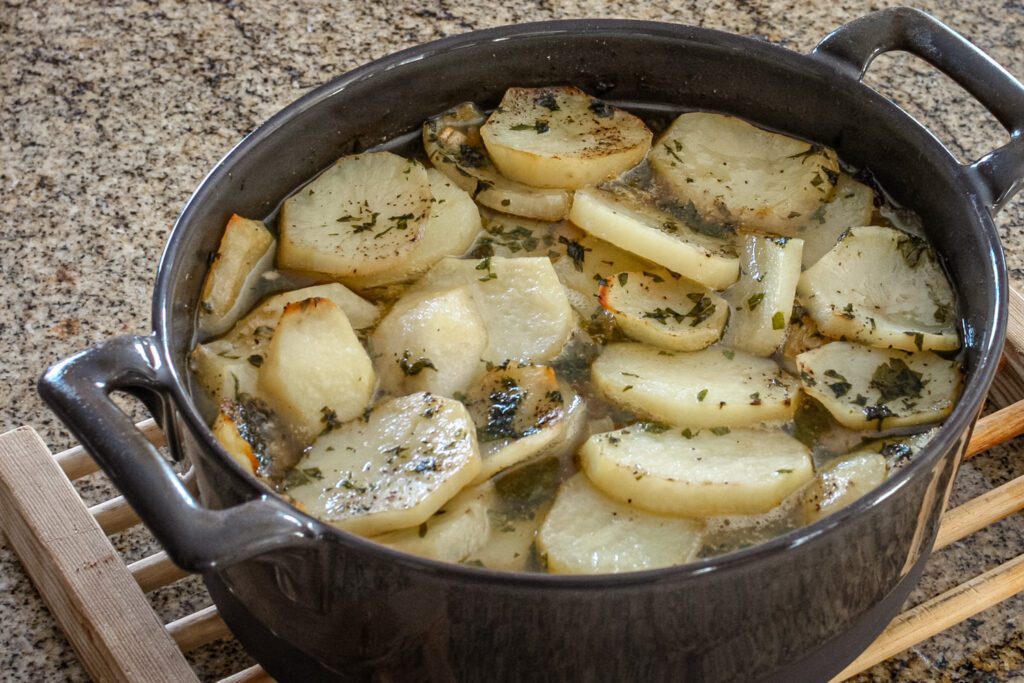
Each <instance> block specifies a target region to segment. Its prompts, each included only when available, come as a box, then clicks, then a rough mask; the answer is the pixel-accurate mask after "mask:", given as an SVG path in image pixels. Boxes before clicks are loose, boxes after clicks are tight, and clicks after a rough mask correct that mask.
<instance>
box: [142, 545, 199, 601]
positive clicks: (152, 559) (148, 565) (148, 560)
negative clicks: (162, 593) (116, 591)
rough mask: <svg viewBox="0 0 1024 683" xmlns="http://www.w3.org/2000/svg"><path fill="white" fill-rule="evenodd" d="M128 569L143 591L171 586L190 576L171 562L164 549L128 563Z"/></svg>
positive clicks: (147, 591)
mask: <svg viewBox="0 0 1024 683" xmlns="http://www.w3.org/2000/svg"><path fill="white" fill-rule="evenodd" d="M128 571H129V572H131V575H132V576H133V577H135V582H136V583H138V584H139V588H141V589H142V592H143V593H149V592H150V591H154V590H156V589H157V588H163V587H164V586H169V585H171V584H172V583H174V582H175V581H178V580H180V579H183V578H185V577H186V576H188V572H187V571H185V570H184V569H182V568H181V567H179V566H178V565H176V564H174V563H173V562H171V558H169V557H167V553H165V552H164V551H163V550H161V551H160V552H158V553H156V554H155V555H150V556H149V557H144V558H142V559H141V560H138V561H136V562H132V563H131V564H130V565H128Z"/></svg>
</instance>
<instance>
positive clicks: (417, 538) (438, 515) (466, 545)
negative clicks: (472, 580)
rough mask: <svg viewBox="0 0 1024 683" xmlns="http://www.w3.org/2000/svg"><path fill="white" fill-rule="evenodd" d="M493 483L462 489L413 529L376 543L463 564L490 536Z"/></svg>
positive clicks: (387, 535)
mask: <svg viewBox="0 0 1024 683" xmlns="http://www.w3.org/2000/svg"><path fill="white" fill-rule="evenodd" d="M493 499H494V485H493V484H491V483H490V482H488V483H485V484H481V485H480V486H472V487H470V488H466V489H463V490H462V492H461V493H459V495H457V496H455V497H454V498H452V499H451V500H449V501H448V502H447V503H445V504H444V505H443V506H442V507H441V509H440V510H438V511H437V512H435V513H434V515H433V516H432V517H431V518H430V519H428V520H427V521H425V522H423V523H422V524H420V525H419V526H418V527H416V528H414V529H400V530H398V531H389V532H388V533H386V534H381V535H380V536H374V537H373V540H374V541H377V542H378V543H382V544H384V545H386V546H390V547H392V548H394V549H395V550H401V551H402V552H405V553H409V554H410V555H418V556H420V557H426V558H429V559H431V560H440V561H442V562H461V561H462V560H464V559H466V558H467V557H468V556H469V555H471V554H472V553H475V552H476V551H477V550H479V549H480V548H482V547H483V546H484V544H486V543H487V541H488V539H489V538H490V536H491V522H490V518H489V515H488V514H487V511H488V510H489V509H490V507H491V505H492V504H493V502H494V500H493Z"/></svg>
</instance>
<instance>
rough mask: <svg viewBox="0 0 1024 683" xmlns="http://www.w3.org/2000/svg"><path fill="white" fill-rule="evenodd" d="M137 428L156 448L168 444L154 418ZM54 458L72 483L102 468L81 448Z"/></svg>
mask: <svg viewBox="0 0 1024 683" xmlns="http://www.w3.org/2000/svg"><path fill="white" fill-rule="evenodd" d="M135 426H136V427H137V428H138V430H139V431H140V432H142V435H143V436H145V437H146V438H147V439H149V442H150V443H151V444H153V445H154V446H156V447H158V448H159V447H161V446H164V445H166V444H167V440H166V439H165V438H164V433H163V432H162V431H160V427H159V426H158V425H157V423H156V420H154V419H153V418H150V419H148V420H143V421H142V422H139V423H138V424H137V425H135ZM53 457H54V458H55V459H56V460H57V464H58V465H60V468H61V470H63V471H64V474H66V475H67V477H68V479H70V480H71V481H74V480H75V479H81V478H82V477H84V476H87V475H89V474H92V473H93V472H96V471H98V470H99V469H100V466H99V465H98V464H96V461H95V460H93V459H92V456H90V455H89V454H88V453H86V451H85V449H84V448H82V447H81V446H75V447H74V448H69V449H67V450H66V451H61V452H60V453H58V454H57V455H55V456H53Z"/></svg>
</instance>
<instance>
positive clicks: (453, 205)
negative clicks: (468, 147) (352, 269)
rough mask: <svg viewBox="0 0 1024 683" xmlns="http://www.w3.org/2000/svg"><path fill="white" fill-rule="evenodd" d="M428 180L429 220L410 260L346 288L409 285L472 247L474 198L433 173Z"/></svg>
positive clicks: (476, 221)
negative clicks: (438, 263) (443, 260)
mask: <svg viewBox="0 0 1024 683" xmlns="http://www.w3.org/2000/svg"><path fill="white" fill-rule="evenodd" d="M427 178H428V179H429V181H430V195H431V204H430V217H429V218H428V219H427V224H426V225H425V226H424V228H423V235H422V236H421V237H420V240H419V242H417V243H416V246H415V247H413V250H412V253H411V254H410V255H409V258H408V259H405V260H404V261H401V262H399V263H398V265H397V266H396V267H395V268H390V269H388V270H383V271H380V272H378V273H374V274H372V275H364V276H362V277H349V278H346V280H345V281H346V282H348V284H350V285H351V286H353V287H356V288H358V289H368V288H370V287H380V286H382V285H389V284H394V283H396V282H409V281H411V280H414V279H415V278H417V277H419V276H420V275H422V274H423V273H425V272H427V270H429V269H430V267H431V266H432V265H434V264H435V263H437V262H438V261H440V260H441V259H442V258H444V257H445V256H461V255H462V254H464V253H465V252H466V249H468V248H469V245H471V244H472V243H473V240H474V239H475V238H476V236H477V234H479V232H480V211H479V210H478V209H477V207H476V203H475V202H474V201H473V198H472V197H470V196H469V195H468V194H467V193H466V192H465V191H464V190H462V189H461V188H460V187H459V186H457V185H456V184H455V183H453V182H452V181H451V180H449V179H448V178H447V177H445V176H444V175H443V174H441V173H439V172H438V171H437V170H436V169H433V168H429V169H427Z"/></svg>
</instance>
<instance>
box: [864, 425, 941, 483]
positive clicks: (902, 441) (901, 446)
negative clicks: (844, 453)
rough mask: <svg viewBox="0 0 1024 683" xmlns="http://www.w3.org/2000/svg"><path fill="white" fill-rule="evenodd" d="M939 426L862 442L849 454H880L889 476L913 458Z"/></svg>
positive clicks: (937, 430)
mask: <svg viewBox="0 0 1024 683" xmlns="http://www.w3.org/2000/svg"><path fill="white" fill-rule="evenodd" d="M938 432H939V428H938V427H936V428H934V429H929V430H928V431H926V432H922V433H920V434H912V435H910V436H890V437H887V438H885V439H878V440H877V441H872V442H871V443H868V444H864V445H862V446H860V447H859V448H857V449H856V450H855V451H853V452H851V453H850V454H849V457H853V456H867V455H880V456H882V457H883V458H884V459H885V464H886V469H887V471H888V474H889V476H892V474H893V473H894V472H896V471H897V470H899V469H902V468H903V467H904V466H906V465H907V464H909V463H910V462H911V460H913V458H914V456H916V455H917V454H918V453H919V452H920V451H921V449H922V448H924V447H925V446H927V445H928V442H929V441H931V440H932V438H933V437H934V436H935V435H936V434H938Z"/></svg>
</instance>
